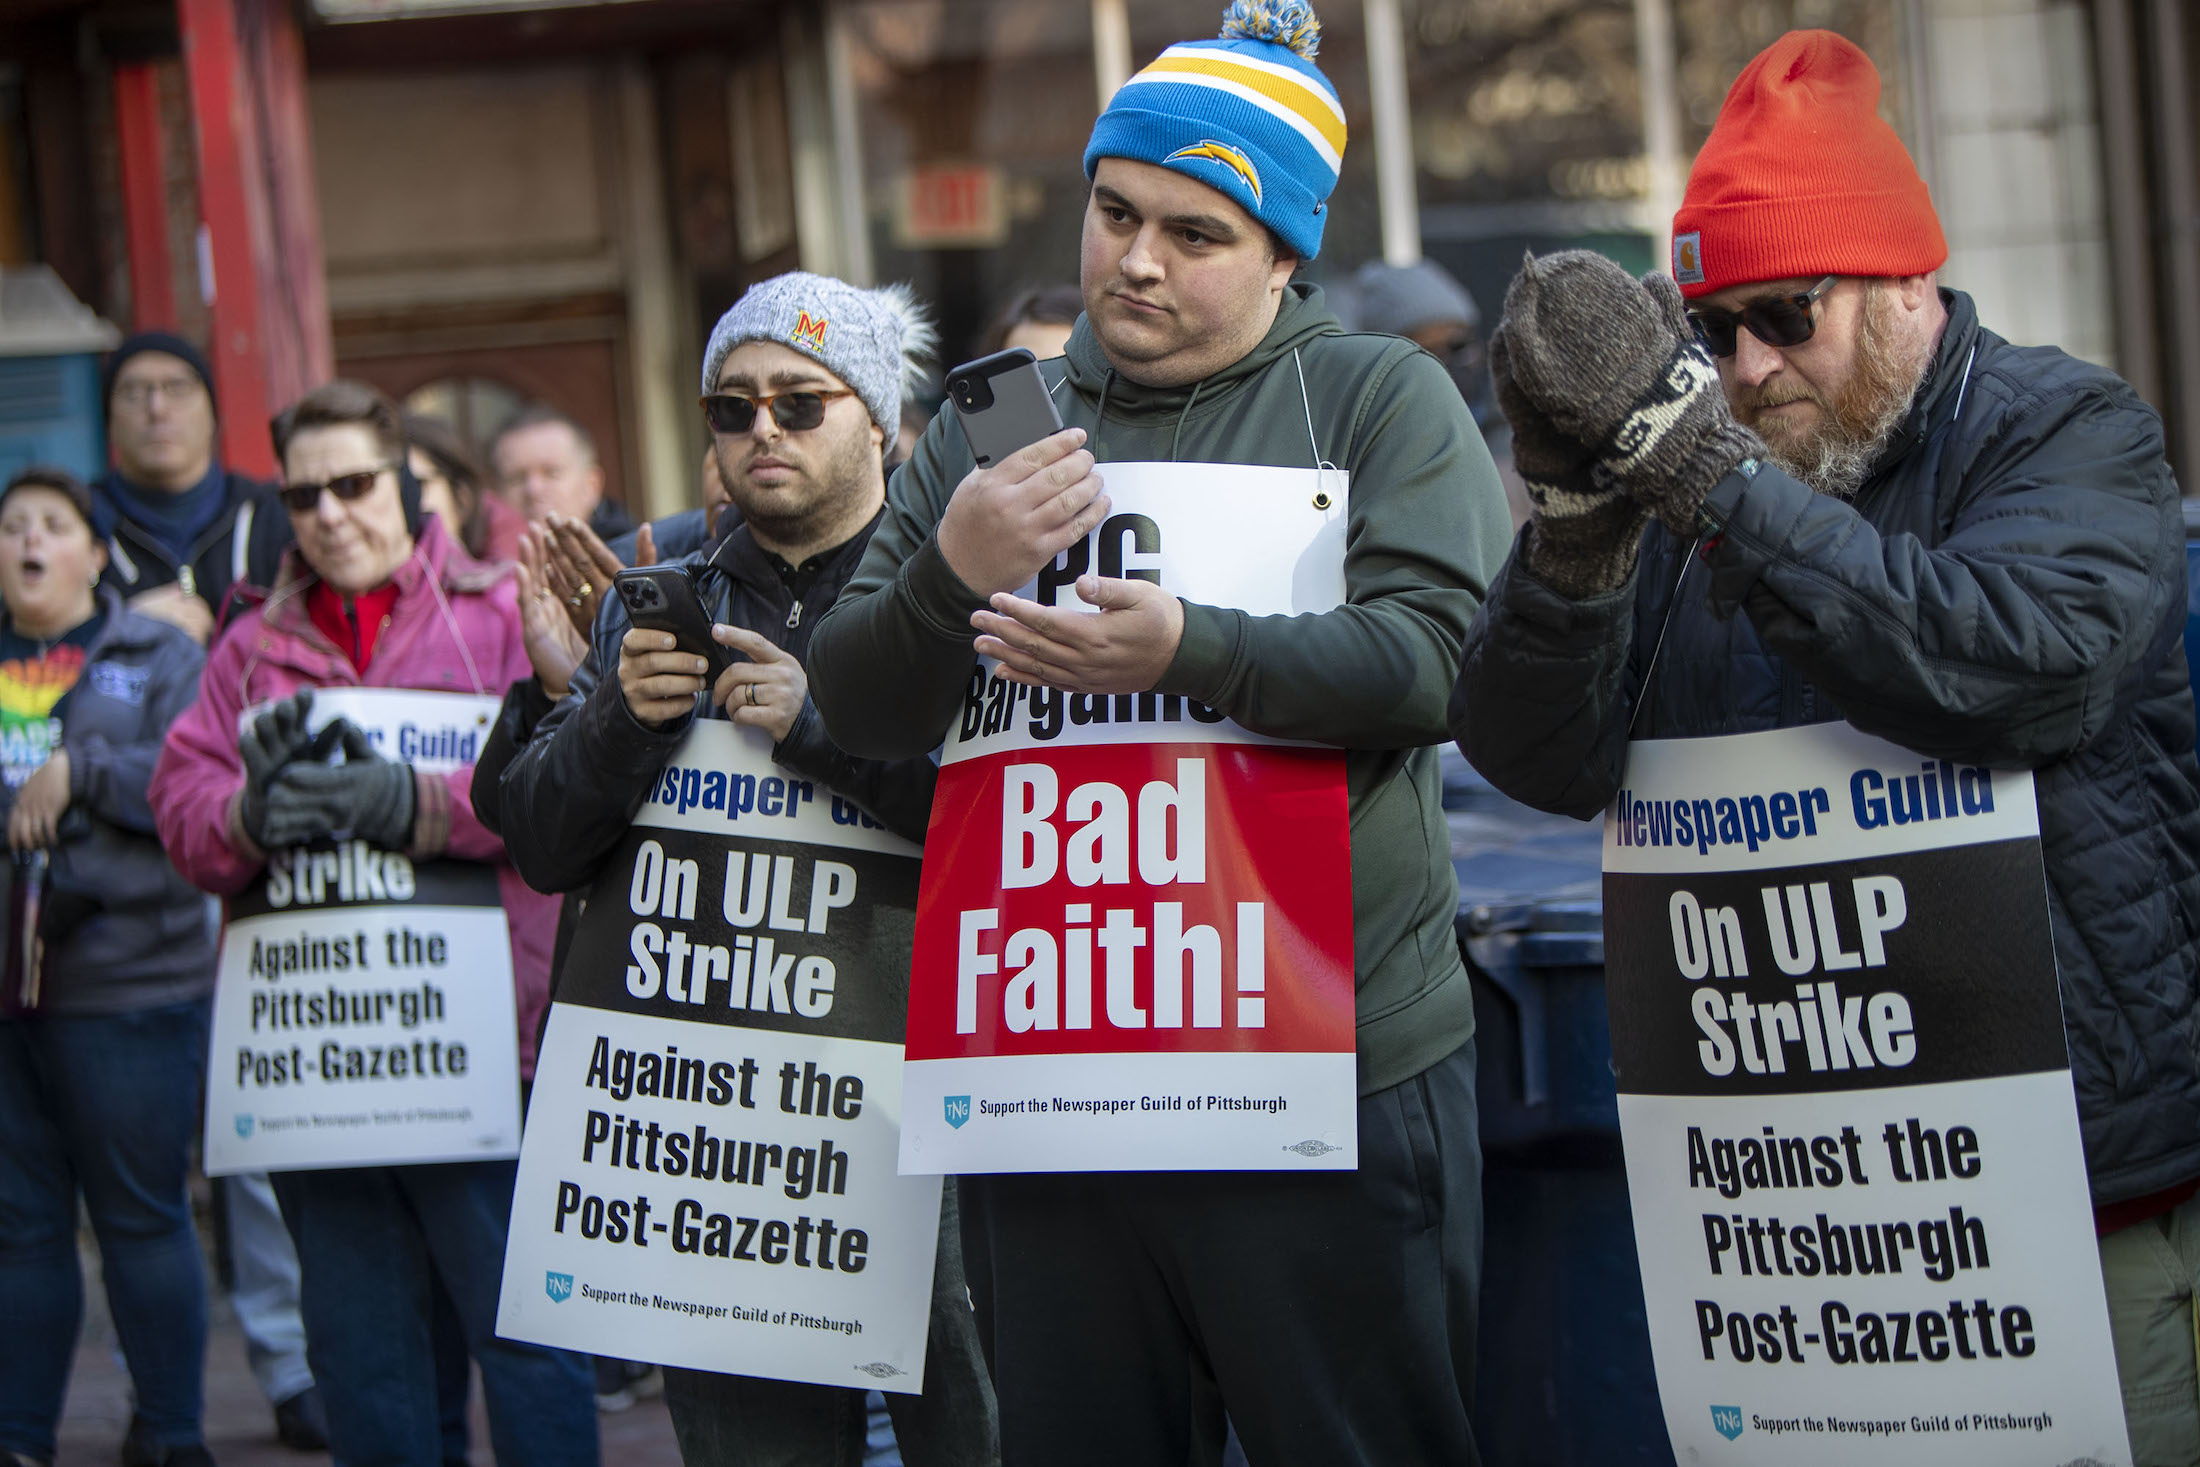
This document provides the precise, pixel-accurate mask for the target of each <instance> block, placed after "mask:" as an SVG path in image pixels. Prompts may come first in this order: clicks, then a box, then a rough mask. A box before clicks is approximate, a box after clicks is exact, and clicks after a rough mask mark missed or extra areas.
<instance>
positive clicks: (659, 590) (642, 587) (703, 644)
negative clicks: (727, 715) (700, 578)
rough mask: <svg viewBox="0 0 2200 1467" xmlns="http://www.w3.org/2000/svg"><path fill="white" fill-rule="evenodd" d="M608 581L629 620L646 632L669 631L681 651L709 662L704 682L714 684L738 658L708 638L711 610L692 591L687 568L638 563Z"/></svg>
mask: <svg viewBox="0 0 2200 1467" xmlns="http://www.w3.org/2000/svg"><path fill="white" fill-rule="evenodd" d="M611 584H612V586H613V587H614V588H616V589H617V591H618V593H619V602H620V604H621V605H623V606H624V607H626V619H627V620H628V621H631V622H632V623H634V625H636V626H638V627H643V628H646V629H647V630H649V631H653V632H670V633H672V635H673V638H674V645H675V646H676V647H678V648H679V650H680V651H682V652H693V653H694V654H695V655H696V656H698V657H700V658H702V659H703V660H704V661H705V662H707V663H709V664H710V671H709V672H707V673H705V674H703V676H704V679H705V681H707V682H710V683H716V682H717V681H718V675H719V674H720V673H722V672H724V671H725V670H726V669H727V668H729V667H731V666H733V664H734V663H735V662H736V661H738V660H739V659H738V658H736V657H735V655H734V652H733V649H732V648H730V647H722V646H720V645H719V644H718V642H717V641H716V640H714V639H713V638H712V637H711V634H710V613H709V612H707V611H705V610H704V609H703V598H702V597H701V596H698V595H697V594H696V593H695V582H694V580H693V579H692V578H691V577H690V576H689V575H688V571H687V567H685V566H679V565H645V566H638V567H636V568H635V569H633V570H623V571H620V572H619V573H618V574H617V575H615V576H613V577H612V578H611Z"/></svg>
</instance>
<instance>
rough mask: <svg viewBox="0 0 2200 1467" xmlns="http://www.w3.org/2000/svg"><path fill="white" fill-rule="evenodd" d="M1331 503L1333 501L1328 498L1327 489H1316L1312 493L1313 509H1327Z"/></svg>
mask: <svg viewBox="0 0 2200 1467" xmlns="http://www.w3.org/2000/svg"><path fill="white" fill-rule="evenodd" d="M1333 502H1334V501H1332V500H1331V499H1330V497H1329V491H1328V490H1327V489H1317V490H1315V491H1314V508H1316V509H1327V508H1329V506H1330V505H1331V504H1332V503H1333Z"/></svg>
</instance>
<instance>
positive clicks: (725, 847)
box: [557, 826, 918, 1044]
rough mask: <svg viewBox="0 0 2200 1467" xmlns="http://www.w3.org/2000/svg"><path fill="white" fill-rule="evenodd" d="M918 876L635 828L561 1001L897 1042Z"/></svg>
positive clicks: (601, 885) (909, 863)
mask: <svg viewBox="0 0 2200 1467" xmlns="http://www.w3.org/2000/svg"><path fill="white" fill-rule="evenodd" d="M917 866H918V863H917V862H916V861H915V860H914V859H913V858H911V857H908V856H892V855H879V854H876V853H873V852H869V851H856V850H848V849H844V848H841V847H837V846H815V845H807V844H798V843H794V842H789V841H773V840H754V839H740V840H733V839H728V838H727V837H725V836H722V835H697V834H693V833H691V832H688V831H682V830H665V829H658V828H654V827H649V826H636V827H635V828H634V829H633V830H631V831H629V832H628V833H627V837H626V840H625V841H624V842H623V843H622V844H621V845H620V847H619V850H618V853H617V854H616V855H615V856H614V857H613V858H612V860H611V863H610V865H609V866H607V867H606V868H605V870H604V874H603V876H602V878H601V879H600V880H599V881H598V882H597V883H596V886H595V889H594V890H593V891H591V892H590V893H589V896H588V902H587V906H586V908H585V909H584V911H583V912H582V914H581V919H580V923H579V925H578V927H577V928H576V930H575V932H574V935H573V946H572V950H571V952H570V953H569V954H568V955H567V957H566V962H565V969H564V972H563V974H562V975H561V976H560V978H559V981H558V993H557V998H558V1002H560V1003H571V1004H581V1005H584V1006H586V1007H589V1008H599V1009H611V1010H614V1011H616V1012H618V1013H625V1014H646V1015H649V1016H650V1017H653V1018H660V1019H679V1020H684V1021H686V1022H688V1023H698V1024H730V1025H738V1026H740V1027H743V1028H749V1029H769V1030H776V1031H781V1032H785V1033H791V1034H809V1035H817V1036H823V1037H831V1038H839V1039H865V1040H871V1041H874V1042H876V1043H881V1044H899V1043H901V1041H902V1034H903V1031H904V1029H905V1028H906V1017H905V1016H906V1014H907V1012H908V1003H909V949H910V944H911V942H912V940H913V937H914V932H915V927H916V905H917Z"/></svg>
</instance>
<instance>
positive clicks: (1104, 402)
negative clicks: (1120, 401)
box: [1064, 367, 1115, 463]
mask: <svg viewBox="0 0 2200 1467" xmlns="http://www.w3.org/2000/svg"><path fill="white" fill-rule="evenodd" d="M1064 380H1065V381H1066V380H1067V379H1066V378H1065V379H1064ZM1114 387H1115V368H1113V367H1110V368H1108V375H1107V376H1105V377H1102V378H1101V379H1100V411H1099V412H1097V413H1095V414H1093V418H1092V440H1091V442H1089V443H1088V444H1086V447H1088V448H1090V449H1091V450H1092V458H1093V462H1094V463H1098V462H1099V461H1100V430H1101V429H1102V428H1105V427H1106V426H1107V425H1108V393H1109V392H1110V391H1112V390H1113V389H1114Z"/></svg>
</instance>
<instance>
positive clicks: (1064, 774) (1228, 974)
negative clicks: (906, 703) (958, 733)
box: [908, 743, 1353, 1060]
mask: <svg viewBox="0 0 2200 1467" xmlns="http://www.w3.org/2000/svg"><path fill="white" fill-rule="evenodd" d="M1343 759H1344V756H1343V754H1342V753H1340V752H1338V751H1336V750H1329V749H1308V748H1298V747H1293V748H1273V747H1265V746H1258V745H1254V746H1246V745H1237V744H1210V743H1154V744H1114V745H1086V746H1082V747H1073V748H1048V749H1023V750H1017V751H1015V752H1008V753H994V754H987V755H981V756H978V757H974V758H969V759H964V760H960V761H957V762H955V763H951V764H949V765H947V766H946V767H944V768H943V769H941V771H940V779H939V789H938V792H937V794H936V795H935V796H934V799H933V805H932V825H931V831H930V834H929V835H928V836H927V838H926V842H925V863H924V879H923V888H922V892H921V895H920V897H919V899H918V904H917V923H916V946H915V954H914V959H913V965H912V972H911V985H910V998H909V1042H908V1057H909V1059H911V1060H927V1059H961V1058H977V1057H985V1056H1005V1055H1067V1054H1166V1053H1203V1052H1207V1053H1211V1052H1245V1053H1262V1052H1270V1053H1308V1052H1323V1051H1327V1052H1343V1053H1349V1052H1350V1051H1351V1050H1352V1047H1353V986H1352V877H1351V851H1350V840H1349V836H1348V823H1347V819H1346V811H1345V787H1344V774H1343Z"/></svg>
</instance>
